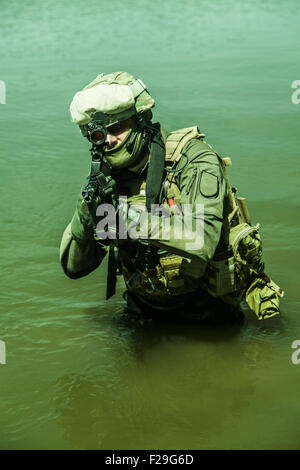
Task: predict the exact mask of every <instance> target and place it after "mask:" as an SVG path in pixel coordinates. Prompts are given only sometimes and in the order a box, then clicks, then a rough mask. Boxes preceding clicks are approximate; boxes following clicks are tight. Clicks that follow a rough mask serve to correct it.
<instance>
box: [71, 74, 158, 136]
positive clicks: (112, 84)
mask: <svg viewBox="0 0 300 470" xmlns="http://www.w3.org/2000/svg"><path fill="white" fill-rule="evenodd" d="M154 104H155V102H154V99H153V98H152V97H151V96H150V94H149V93H148V91H147V89H146V86H145V85H144V83H143V82H142V81H141V80H139V79H135V78H134V77H133V76H132V75H130V74H128V73H127V72H115V73H111V74H107V75H104V74H103V73H102V74H100V75H98V76H97V77H96V78H95V80H93V81H92V82H91V83H89V84H88V85H87V86H86V87H84V88H83V90H82V91H79V92H78V93H76V94H75V96H74V98H73V100H72V103H71V105H70V112H71V117H72V121H73V122H75V123H76V124H78V125H79V127H80V129H81V131H82V133H83V134H85V133H84V128H85V125H86V124H88V123H89V122H90V121H91V120H92V113H93V112H94V111H102V112H104V113H105V114H106V115H107V117H108V122H109V125H112V124H115V123H116V122H118V121H121V120H123V119H127V118H129V117H131V116H133V115H134V114H139V113H143V112H145V111H148V110H149V109H150V108H152V107H153V106H154Z"/></svg>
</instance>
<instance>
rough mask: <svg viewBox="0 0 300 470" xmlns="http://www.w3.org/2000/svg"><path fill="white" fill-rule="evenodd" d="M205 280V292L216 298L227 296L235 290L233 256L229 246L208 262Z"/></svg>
mask: <svg viewBox="0 0 300 470" xmlns="http://www.w3.org/2000/svg"><path fill="white" fill-rule="evenodd" d="M205 278H206V280H207V282H206V286H207V290H209V292H210V293H213V295H214V296H216V297H220V296H222V295H226V294H229V293H231V292H233V291H234V290H235V289H236V282H235V269H234V256H233V250H232V247H231V246H229V247H228V249H227V250H225V251H222V252H220V253H218V254H216V255H215V256H214V257H213V259H212V260H211V261H210V262H209V265H208V268H207V270H206V273H205Z"/></svg>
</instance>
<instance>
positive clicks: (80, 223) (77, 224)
mask: <svg viewBox="0 0 300 470" xmlns="http://www.w3.org/2000/svg"><path fill="white" fill-rule="evenodd" d="M96 208H97V203H96V202H95V203H94V204H93V205H92V209H91V210H95V213H96ZM71 231H72V234H73V236H74V238H75V239H76V240H77V241H79V242H80V241H84V240H88V239H91V238H94V221H93V217H92V216H91V214H90V210H89V207H88V206H87V203H86V202H85V200H84V199H83V197H82V188H81V190H80V193H79V196H78V200H77V206H76V210H75V213H74V215H73V218H72V221H71Z"/></svg>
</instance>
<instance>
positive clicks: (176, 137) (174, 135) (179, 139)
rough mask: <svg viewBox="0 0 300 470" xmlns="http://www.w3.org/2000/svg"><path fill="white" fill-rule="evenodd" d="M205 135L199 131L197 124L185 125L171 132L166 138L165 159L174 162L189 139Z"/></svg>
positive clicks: (201, 137)
mask: <svg viewBox="0 0 300 470" xmlns="http://www.w3.org/2000/svg"><path fill="white" fill-rule="evenodd" d="M204 137H205V135H204V134H202V133H201V132H200V131H199V128H198V126H193V127H186V128H184V129H179V130H177V131H173V132H171V133H170V134H169V135H168V137H167V140H166V157H165V158H166V161H167V162H168V161H169V162H176V161H177V160H179V158H180V157H181V153H180V152H181V150H182V149H183V147H184V146H185V144H186V143H187V142H188V141H189V140H191V139H201V140H202V139H204Z"/></svg>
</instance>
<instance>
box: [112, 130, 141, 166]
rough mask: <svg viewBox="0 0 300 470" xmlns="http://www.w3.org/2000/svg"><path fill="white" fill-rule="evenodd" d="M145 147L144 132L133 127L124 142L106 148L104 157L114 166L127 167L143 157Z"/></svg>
mask: <svg viewBox="0 0 300 470" xmlns="http://www.w3.org/2000/svg"><path fill="white" fill-rule="evenodd" d="M144 148H145V140H144V138H143V135H142V132H140V131H134V130H133V129H131V130H130V131H129V132H128V135H127V136H126V138H125V139H124V140H123V142H121V143H120V144H119V145H117V146H116V147H113V148H112V149H108V150H105V153H104V157H105V159H106V160H107V161H108V162H109V163H110V165H111V166H112V167H113V168H126V167H129V166H133V165H135V164H136V163H137V162H138V161H139V160H140V159H141V158H142V157H143V150H144Z"/></svg>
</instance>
